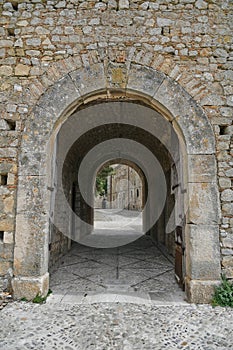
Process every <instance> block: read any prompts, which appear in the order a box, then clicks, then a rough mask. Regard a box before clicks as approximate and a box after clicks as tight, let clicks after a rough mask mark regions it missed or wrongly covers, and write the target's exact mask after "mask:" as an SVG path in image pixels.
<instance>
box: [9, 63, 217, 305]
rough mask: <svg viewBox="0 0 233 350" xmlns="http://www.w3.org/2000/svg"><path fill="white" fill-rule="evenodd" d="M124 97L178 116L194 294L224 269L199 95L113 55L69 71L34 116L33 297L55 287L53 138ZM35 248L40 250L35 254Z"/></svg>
mask: <svg viewBox="0 0 233 350" xmlns="http://www.w3.org/2000/svg"><path fill="white" fill-rule="evenodd" d="M116 98H120V99H121V100H124V99H125V100H135V101H139V102H140V101H143V102H144V103H146V104H147V105H149V106H150V107H152V108H154V109H155V110H157V111H158V112H159V113H160V114H162V115H163V116H164V117H165V118H166V119H168V120H169V121H170V122H171V123H172V125H173V126H174V129H175V130H176V131H177V133H178V134H179V137H180V138H181V139H182V140H183V142H184V145H185V146H184V148H185V154H186V156H187V157H186V158H187V159H186V161H187V164H186V169H187V174H186V176H187V182H188V189H189V202H190V210H189V213H188V225H187V229H186V246H187V257H186V259H187V261H188V265H187V286H188V288H187V290H188V298H189V300H190V301H194V302H205V301H208V300H209V297H210V293H211V292H212V289H213V285H214V284H215V283H217V281H218V279H219V275H220V257H219V235H218V224H219V212H220V209H219V208H220V205H219V198H218V190H217V184H216V162H215V156H214V154H215V138H214V133H213V130H212V127H211V125H210V123H209V121H208V118H207V117H206V115H205V114H204V112H203V110H202V109H201V107H200V106H198V104H197V103H196V101H195V100H194V99H193V98H192V97H191V96H190V95H189V94H188V93H187V92H186V91H185V90H184V89H183V88H182V87H181V86H180V85H179V84H178V83H177V82H175V81H174V80H172V79H171V78H169V77H168V76H166V75H165V74H163V73H161V72H158V71H156V70H154V69H152V68H150V67H145V66H141V65H136V64H131V65H130V67H129V68H126V66H125V65H122V64H115V63H111V62H109V63H108V65H107V66H104V64H102V63H97V64H94V65H92V66H88V67H86V68H79V69H77V70H74V71H71V72H70V73H68V74H66V75H65V76H64V77H63V78H61V79H59V80H58V81H57V82H55V83H54V84H53V85H52V86H51V87H50V88H48V89H47V90H46V92H45V93H44V94H43V95H42V96H41V98H40V99H39V101H38V102H37V104H36V106H35V107H34V108H33V111H32V113H31V115H30V117H29V118H28V120H27V121H26V126H25V131H24V133H23V139H22V144H21V154H20V160H19V184H18V203H17V217H16V239H15V252H14V276H15V277H14V279H13V289H14V293H15V296H16V297H21V296H27V297H28V298H30V297H33V296H34V295H35V294H37V293H38V291H39V292H41V293H42V294H45V293H46V290H47V288H48V273H47V270H48V242H47V239H48V238H47V233H48V220H47V216H46V211H47V210H48V207H49V203H48V194H47V192H48V189H47V168H46V162H47V159H48V157H47V155H48V153H49V152H50V153H51V151H52V149H50V150H49V149H48V148H47V146H48V144H49V147H52V146H53V140H54V138H55V137H56V132H57V130H58V129H59V127H60V125H61V124H62V123H63V122H64V121H65V120H66V119H67V118H68V117H69V116H70V115H71V114H72V113H73V112H74V111H75V110H76V109H77V108H78V107H80V108H81V107H82V106H83V105H85V104H87V103H89V102H99V101H101V99H102V100H103V99H104V100H105V101H106V100H111V99H116ZM51 140H52V142H51V143H49V141H51ZM32 213H34V214H35V215H33V214H32ZM38 227H40V232H39V233H38ZM22 242H24V244H23V245H22ZM31 251H35V252H37V253H36V254H34V255H33V256H32V254H30V253H29V252H31ZM25 256H28V258H27V259H25Z"/></svg>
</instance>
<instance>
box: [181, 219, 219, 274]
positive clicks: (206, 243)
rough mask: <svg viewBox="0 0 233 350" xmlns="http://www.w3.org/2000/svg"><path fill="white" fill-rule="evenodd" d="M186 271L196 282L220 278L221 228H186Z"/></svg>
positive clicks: (204, 226)
mask: <svg viewBox="0 0 233 350" xmlns="http://www.w3.org/2000/svg"><path fill="white" fill-rule="evenodd" d="M185 240H186V271H187V276H188V277H190V278H191V279H195V280H202V281H204V280H215V279H218V278H219V276H220V247H219V228H218V226H217V225H216V226H215V225H187V226H186V237H185Z"/></svg>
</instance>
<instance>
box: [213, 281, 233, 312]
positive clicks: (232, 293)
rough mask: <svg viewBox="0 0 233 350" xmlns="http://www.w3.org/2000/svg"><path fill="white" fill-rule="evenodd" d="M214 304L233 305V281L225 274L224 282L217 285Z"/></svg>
mask: <svg viewBox="0 0 233 350" xmlns="http://www.w3.org/2000/svg"><path fill="white" fill-rule="evenodd" d="M212 305H213V306H230V307H233V283H231V282H230V281H228V280H227V279H226V276H225V275H222V283H221V284H220V285H219V286H217V287H215V291H214V295H213V299H212Z"/></svg>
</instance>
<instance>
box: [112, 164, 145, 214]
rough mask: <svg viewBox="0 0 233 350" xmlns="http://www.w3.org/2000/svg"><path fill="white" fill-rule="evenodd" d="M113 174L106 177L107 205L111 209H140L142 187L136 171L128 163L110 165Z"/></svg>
mask: <svg viewBox="0 0 233 350" xmlns="http://www.w3.org/2000/svg"><path fill="white" fill-rule="evenodd" d="M112 167H113V168H114V174H113V175H109V176H108V179H107V201H108V207H109V208H112V209H128V210H142V203H143V188H142V180H141V178H140V176H139V175H138V173H137V172H136V171H135V170H134V169H133V168H131V167H129V166H128V165H124V164H116V165H113V166H112Z"/></svg>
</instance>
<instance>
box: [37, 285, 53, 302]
mask: <svg viewBox="0 0 233 350" xmlns="http://www.w3.org/2000/svg"><path fill="white" fill-rule="evenodd" d="M51 293H52V291H51V289H49V291H48V293H47V295H46V296H45V297H42V296H41V295H40V294H37V296H36V297H35V298H34V299H32V302H33V303H35V304H44V303H45V302H46V299H47V297H48V296H49V295H50V294H51Z"/></svg>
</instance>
